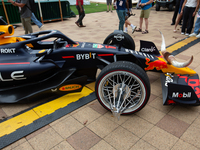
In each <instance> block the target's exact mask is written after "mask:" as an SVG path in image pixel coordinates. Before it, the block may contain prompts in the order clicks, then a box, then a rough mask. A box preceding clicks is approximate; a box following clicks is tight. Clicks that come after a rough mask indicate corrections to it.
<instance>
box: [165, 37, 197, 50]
mask: <svg viewBox="0 0 200 150" xmlns="http://www.w3.org/2000/svg"><path fill="white" fill-rule="evenodd" d="M196 39H197V38H196V37H189V38H187V39H185V40H182V41H180V42H178V43H176V44H174V45H172V46H170V47H168V48H167V49H166V50H167V51H168V52H170V53H172V52H173V51H175V50H177V49H179V48H181V47H183V46H185V45H187V44H188V43H191V42H192V41H194V40H196Z"/></svg>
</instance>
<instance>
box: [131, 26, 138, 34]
mask: <svg viewBox="0 0 200 150" xmlns="http://www.w3.org/2000/svg"><path fill="white" fill-rule="evenodd" d="M136 28H137V26H134V27H132V34H133V33H134V32H135V29H136Z"/></svg>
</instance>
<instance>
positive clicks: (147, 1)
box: [135, 0, 153, 34]
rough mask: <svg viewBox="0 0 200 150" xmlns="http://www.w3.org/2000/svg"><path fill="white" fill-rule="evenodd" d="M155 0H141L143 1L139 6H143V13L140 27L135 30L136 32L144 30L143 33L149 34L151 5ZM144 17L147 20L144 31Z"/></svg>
mask: <svg viewBox="0 0 200 150" xmlns="http://www.w3.org/2000/svg"><path fill="white" fill-rule="evenodd" d="M152 3H153V0H141V3H140V4H139V6H140V7H141V8H142V10H141V13H140V28H139V29H137V30H135V31H136V32H142V34H147V33H149V31H148V24H149V21H148V18H149V15H150V11H151V7H152ZM143 18H144V21H145V30H144V31H142V23H143Z"/></svg>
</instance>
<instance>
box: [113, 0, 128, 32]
mask: <svg viewBox="0 0 200 150" xmlns="http://www.w3.org/2000/svg"><path fill="white" fill-rule="evenodd" d="M116 1H117V2H116ZM113 6H114V8H115V9H116V11H117V15H118V18H119V30H122V31H123V30H124V23H125V16H126V8H127V10H128V13H129V6H128V0H114V4H113Z"/></svg>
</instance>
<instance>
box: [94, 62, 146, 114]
mask: <svg viewBox="0 0 200 150" xmlns="http://www.w3.org/2000/svg"><path fill="white" fill-rule="evenodd" d="M95 92H96V96H97V99H98V101H99V102H100V104H101V105H102V106H103V107H105V108H106V109H108V110H109V111H112V112H113V111H114V110H113V108H114V109H115V110H116V108H117V110H119V114H132V113H135V112H138V111H139V110H141V109H142V108H143V107H144V106H145V105H146V103H147V102H148V100H149V96H150V83H149V79H148V76H147V74H146V73H145V71H144V70H143V69H142V68H141V67H139V66H138V65H137V64H134V63H131V62H127V61H118V62H114V63H112V64H109V65H108V66H106V67H105V68H104V69H103V70H102V71H101V73H100V74H99V76H98V78H97V80H96V85H95ZM125 107H126V108H125Z"/></svg>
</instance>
